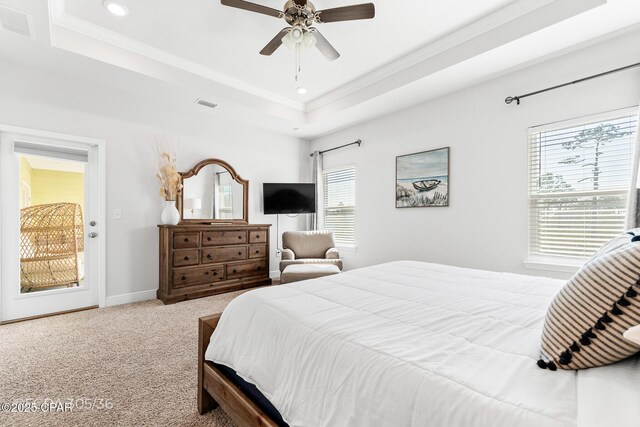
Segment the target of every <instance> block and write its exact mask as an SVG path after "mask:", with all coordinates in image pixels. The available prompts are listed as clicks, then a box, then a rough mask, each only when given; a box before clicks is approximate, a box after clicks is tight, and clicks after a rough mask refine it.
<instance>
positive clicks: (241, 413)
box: [198, 313, 277, 427]
mask: <svg viewBox="0 0 640 427" xmlns="http://www.w3.org/2000/svg"><path fill="white" fill-rule="evenodd" d="M221 315H222V314H221V313H218V314H214V315H212V316H207V317H201V318H200V319H199V320H198V412H199V413H200V415H203V414H206V413H207V412H209V411H210V410H212V409H214V408H216V407H217V406H218V405H220V407H221V408H222V409H223V410H224V412H226V413H227V415H229V417H231V419H232V420H233V421H234V422H235V423H236V424H237V425H238V426H241V427H243V426H247V427H249V426H251V427H253V426H256V427H257V426H260V427H277V424H276V423H275V422H274V421H273V420H272V419H271V418H269V416H268V415H267V414H265V413H264V412H263V411H262V410H261V409H260V408H258V407H257V406H256V404H255V403H253V401H252V400H251V399H249V398H248V397H247V396H246V395H245V394H244V393H242V391H240V389H239V388H238V387H236V386H235V385H234V384H233V383H232V382H231V381H230V380H229V379H227V378H226V377H225V376H224V375H223V374H222V373H221V372H220V371H219V370H218V369H217V368H216V367H215V366H214V365H213V363H211V362H208V361H206V360H204V354H205V352H206V351H207V347H208V346H209V341H210V340H211V335H212V334H213V331H214V330H215V329H216V326H218V322H219V321H220V316H221Z"/></svg>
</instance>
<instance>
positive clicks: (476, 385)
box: [206, 261, 640, 427]
mask: <svg viewBox="0 0 640 427" xmlns="http://www.w3.org/2000/svg"><path fill="white" fill-rule="evenodd" d="M562 284H563V281H560V280H554V279H548V278H541V277H531V276H522V275H515V274H507V273H493V272H487V271H480V270H470V269H463V268H456V267H450V266H444V265H437V264H427V263H421V262H412V261H399V262H393V263H388V264H382V265H377V266H373V267H368V268H363V269H359V270H353V271H350V272H346V273H343V274H340V275H335V276H329V277H326V278H320V279H314V280H309V281H305V282H298V283H294V284H290V285H283V286H275V287H270V288H263V289H258V290H254V291H251V292H248V293H246V294H243V295H241V296H239V297H238V298H236V299H235V300H233V301H232V302H231V304H229V306H228V307H227V309H226V310H225V311H224V314H223V315H222V319H221V320H220V323H219V325H218V327H217V329H216V331H215V333H214V335H213V337H212V340H211V343H210V345H209V348H208V349H207V352H206V359H207V360H211V361H214V362H217V363H221V364H224V365H226V366H229V367H231V368H233V369H234V370H235V371H236V372H237V373H238V374H239V375H240V376H241V377H242V378H244V379H245V380H246V381H248V382H250V383H253V384H255V385H256V386H257V387H258V389H259V390H260V391H261V392H262V393H263V394H264V395H265V396H266V397H267V398H268V399H269V400H270V401H271V402H272V403H273V405H274V406H275V407H276V408H277V409H278V411H279V412H280V413H281V414H282V416H283V418H284V419H285V421H287V422H288V423H289V424H290V425H291V426H327V427H337V426H364V427H377V426H394V427H395V426H447V427H450V426H465V427H467V426H491V427H499V426H505V427H507V426H508V427H514V426H557V427H560V426H575V425H578V426H581V427H582V426H589V427H591V426H615V427H623V426H625V427H626V426H638V425H640V364H639V363H638V359H637V358H636V359H632V360H628V361H626V362H623V363H621V364H616V365H613V366H609V367H603V368H596V369H592V370H587V371H580V372H577V373H576V372H573V371H557V372H551V371H548V370H542V369H539V368H538V367H537V366H536V363H535V362H536V360H537V358H538V349H539V344H540V334H541V328H542V323H543V319H544V315H545V311H546V308H547V306H548V304H549V303H550V302H551V299H552V298H553V296H554V295H555V294H556V292H557V291H558V290H559V288H560V287H561V286H562Z"/></svg>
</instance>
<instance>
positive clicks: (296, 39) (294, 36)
mask: <svg viewBox="0 0 640 427" xmlns="http://www.w3.org/2000/svg"><path fill="white" fill-rule="evenodd" d="M304 33H305V31H304V29H303V28H302V27H300V26H299V25H296V26H295V27H293V28H292V29H291V31H289V37H290V38H291V41H292V42H293V43H302V41H303V40H304Z"/></svg>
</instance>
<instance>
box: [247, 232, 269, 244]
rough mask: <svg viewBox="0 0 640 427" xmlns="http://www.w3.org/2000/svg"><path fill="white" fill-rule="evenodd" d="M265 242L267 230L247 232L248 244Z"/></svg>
mask: <svg viewBox="0 0 640 427" xmlns="http://www.w3.org/2000/svg"><path fill="white" fill-rule="evenodd" d="M266 241H267V230H257V231H250V232H249V243H264V242H266Z"/></svg>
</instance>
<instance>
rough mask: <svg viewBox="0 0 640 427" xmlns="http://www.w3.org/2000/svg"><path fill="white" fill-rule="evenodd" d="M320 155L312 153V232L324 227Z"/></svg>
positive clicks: (317, 152) (315, 152)
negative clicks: (314, 185) (314, 192)
mask: <svg viewBox="0 0 640 427" xmlns="http://www.w3.org/2000/svg"><path fill="white" fill-rule="evenodd" d="M322 168H323V166H322V154H320V152H319V151H314V152H313V182H314V183H315V184H316V214H315V215H313V220H312V224H311V229H312V230H322V229H323V227H324V186H323V185H322V184H323V183H322Z"/></svg>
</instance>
